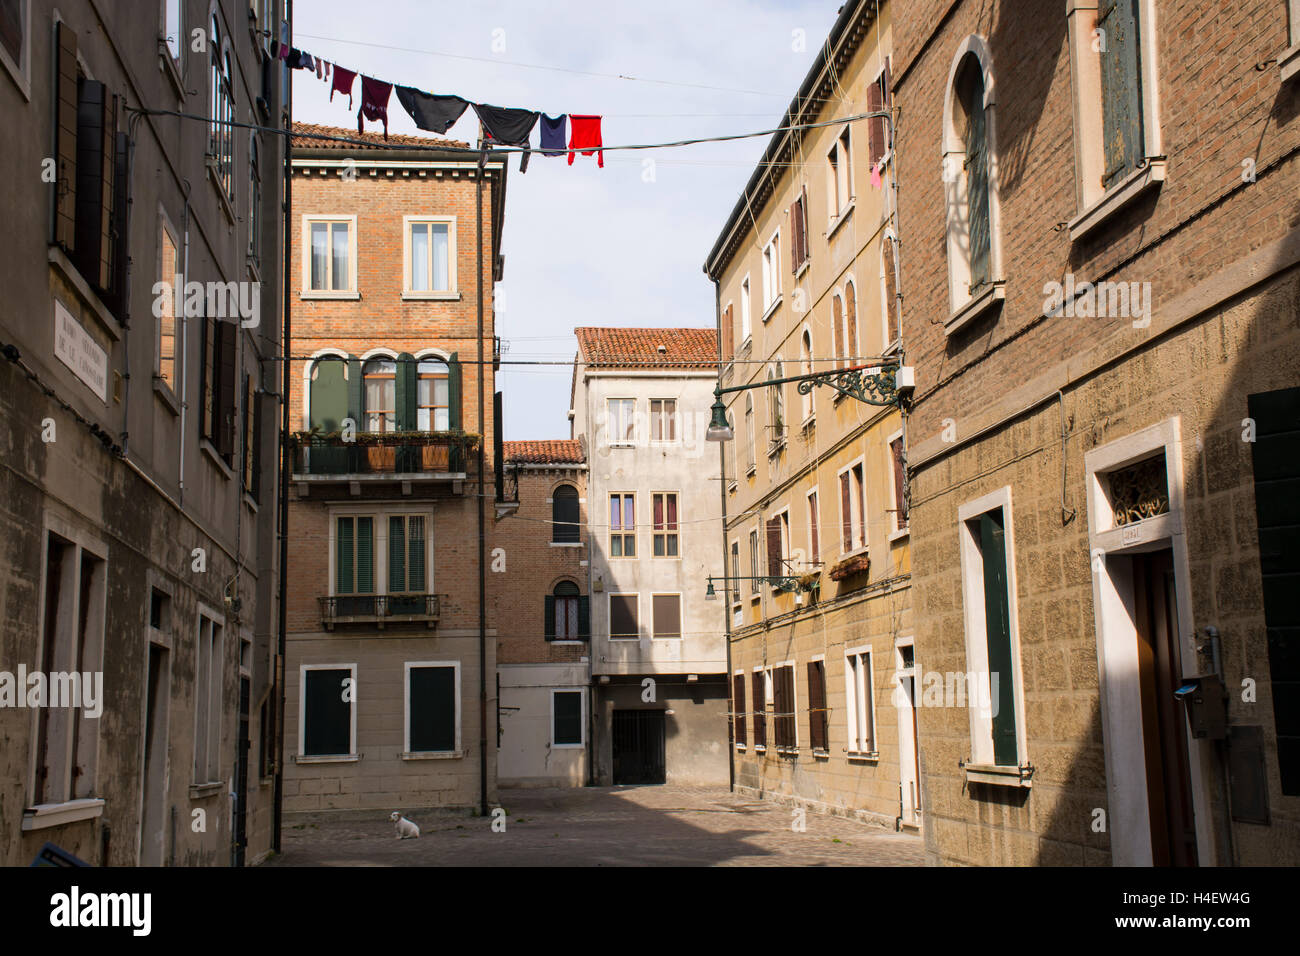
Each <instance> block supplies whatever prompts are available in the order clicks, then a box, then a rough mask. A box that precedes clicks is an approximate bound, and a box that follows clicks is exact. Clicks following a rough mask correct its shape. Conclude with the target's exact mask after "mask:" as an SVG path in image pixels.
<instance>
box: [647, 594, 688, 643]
mask: <svg viewBox="0 0 1300 956" xmlns="http://www.w3.org/2000/svg"><path fill="white" fill-rule="evenodd" d="M650 604H651V611H652V612H653V616H654V636H655V637H657V638H677V637H681V636H682V596H681V595H680V594H655V595H652V596H651V598H650Z"/></svg>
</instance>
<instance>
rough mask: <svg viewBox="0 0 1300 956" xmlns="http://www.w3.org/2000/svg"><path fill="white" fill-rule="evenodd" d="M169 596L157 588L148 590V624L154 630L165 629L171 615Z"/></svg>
mask: <svg viewBox="0 0 1300 956" xmlns="http://www.w3.org/2000/svg"><path fill="white" fill-rule="evenodd" d="M171 603H172V601H171V597H169V596H168V594H167V593H166V592H165V591H159V590H158V589H157V588H150V590H149V626H150V627H151V628H153V629H154V630H155V631H166V630H167V628H168V626H169V623H170V617H171Z"/></svg>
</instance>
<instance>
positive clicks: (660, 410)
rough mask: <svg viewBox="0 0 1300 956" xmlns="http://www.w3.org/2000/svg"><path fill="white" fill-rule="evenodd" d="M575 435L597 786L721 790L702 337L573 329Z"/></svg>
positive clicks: (707, 368) (707, 369)
mask: <svg viewBox="0 0 1300 956" xmlns="http://www.w3.org/2000/svg"><path fill="white" fill-rule="evenodd" d="M575 332H576V334H577V337H578V357H577V363H576V365H575V367H574V379H573V408H572V419H573V433H574V435H575V436H577V437H578V438H579V440H581V441H582V442H583V443H584V447H585V448H586V449H587V499H588V502H589V503H590V504H589V507H588V509H587V516H588V519H587V529H588V534H589V540H590V548H589V550H590V556H589V560H590V561H591V590H590V596H591V652H590V653H591V676H592V691H591V693H592V702H591V708H592V735H591V748H592V752H591V761H592V767H593V769H592V772H591V780H592V782H593V783H594V784H596V785H600V786H608V785H610V784H622V783H665V782H666V783H673V784H708V783H712V784H717V783H725V782H726V781H727V776H728V769H727V754H726V749H725V740H726V719H727V718H726V712H727V687H726V645H725V641H724V640H723V634H722V628H721V622H720V621H719V611H718V605H717V604H716V603H713V602H709V601H707V600H706V597H705V594H706V588H707V579H708V577H709V576H710V575H717V574H720V573H721V571H722V568H721V562H720V561H719V560H718V559H717V557H716V555H717V528H718V522H719V521H720V519H721V504H720V500H719V495H718V487H717V484H718V482H717V479H718V478H719V476H718V474H717V472H716V471H715V466H714V462H713V459H714V455H715V454H716V452H714V451H713V449H712V448H711V447H710V446H708V445H706V444H705V442H704V429H705V425H706V424H707V422H708V408H709V404H710V400H711V393H712V390H713V385H714V383H715V381H716V377H717V366H716V354H717V353H716V344H715V336H714V334H713V332H712V330H708V329H676V328H667V329H615V328H586V327H583V328H578V329H576V330H575Z"/></svg>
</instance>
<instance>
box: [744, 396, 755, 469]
mask: <svg viewBox="0 0 1300 956" xmlns="http://www.w3.org/2000/svg"><path fill="white" fill-rule="evenodd" d="M745 465H746V467H747V468H748V470H749V471H753V470H754V396H753V395H751V394H750V393H749V392H746V393H745Z"/></svg>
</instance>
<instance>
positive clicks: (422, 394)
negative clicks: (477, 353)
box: [416, 359, 451, 432]
mask: <svg viewBox="0 0 1300 956" xmlns="http://www.w3.org/2000/svg"><path fill="white" fill-rule="evenodd" d="M417 374H418V375H419V384H418V389H419V393H418V395H417V396H416V403H417V411H416V427H417V429H418V430H419V431H422V432H428V431H439V432H441V431H446V430H447V429H449V428H450V427H451V387H450V385H451V382H450V378H449V376H448V370H447V363H446V362H440V361H438V360H437V359H421V360H420V364H419V367H418V369H417Z"/></svg>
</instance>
